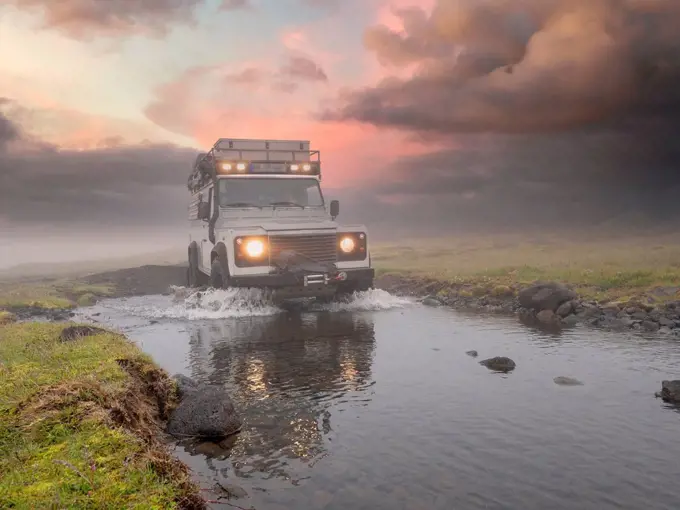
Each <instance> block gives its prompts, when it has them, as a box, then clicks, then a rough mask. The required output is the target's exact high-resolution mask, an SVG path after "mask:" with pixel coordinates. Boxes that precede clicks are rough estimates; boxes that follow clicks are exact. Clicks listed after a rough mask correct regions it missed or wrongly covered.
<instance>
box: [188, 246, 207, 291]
mask: <svg viewBox="0 0 680 510" xmlns="http://www.w3.org/2000/svg"><path fill="white" fill-rule="evenodd" d="M202 276H203V274H202V273H201V272H200V271H199V270H198V253H197V252H196V250H195V249H192V248H191V247H189V267H188V268H187V287H200V286H201V280H202V278H201V277H202Z"/></svg>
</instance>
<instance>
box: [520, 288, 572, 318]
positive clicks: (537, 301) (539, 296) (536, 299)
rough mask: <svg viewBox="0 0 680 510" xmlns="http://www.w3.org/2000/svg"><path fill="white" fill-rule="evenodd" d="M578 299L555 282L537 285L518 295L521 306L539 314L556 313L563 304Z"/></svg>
mask: <svg viewBox="0 0 680 510" xmlns="http://www.w3.org/2000/svg"><path fill="white" fill-rule="evenodd" d="M576 298H577V295H576V293H575V292H574V291H573V290H570V289H568V288H567V287H565V286H564V285H562V284H559V283H555V282H548V283H537V284H535V285H532V286H531V287H527V288H526V289H524V290H522V291H520V293H519V294H518V295H517V299H518V301H519V304H520V306H522V307H523V308H528V309H531V310H536V311H538V312H540V311H542V310H551V311H553V312H555V311H556V310H557V309H558V308H559V307H560V305H561V304H563V303H566V302H567V301H572V300H574V299H576Z"/></svg>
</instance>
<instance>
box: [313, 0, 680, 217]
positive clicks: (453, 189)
mask: <svg viewBox="0 0 680 510" xmlns="http://www.w3.org/2000/svg"><path fill="white" fill-rule="evenodd" d="M398 14H399V15H400V16H401V18H402V21H403V25H404V31H403V33H402V32H395V31H392V30H390V29H388V28H387V27H374V28H371V29H369V30H368V31H367V32H366V34H365V45H366V47H367V48H368V49H369V50H370V51H372V52H374V53H375V55H376V56H377V58H378V60H379V61H380V62H381V63H382V64H383V65H384V66H386V67H387V68H388V69H389V68H404V67H407V66H411V68H412V69H415V72H414V74H413V75H412V77H411V78H406V79H400V78H391V79H387V80H385V81H383V82H381V83H379V84H378V85H376V86H375V87H367V88H364V89H361V90H354V91H349V92H346V93H345V94H343V95H342V96H341V98H340V102H339V106H338V107H337V108H336V109H332V110H330V111H327V112H325V113H324V115H323V118H325V119H329V120H342V121H359V122H363V123H368V124H372V125H375V126H379V127H387V128H398V129H402V130H404V131H407V132H410V133H412V134H414V135H415V136H416V137H419V138H420V139H422V140H428V139H432V140H434V141H436V142H437V144H438V146H439V147H442V146H446V145H447V144H448V145H450V147H452V148H453V147H456V148H455V149H451V150H448V149H442V150H439V151H437V152H433V153H431V154H426V155H423V156H418V157H415V158H408V159H403V160H402V161H400V162H399V163H398V164H397V165H395V167H394V168H392V169H391V170H392V172H393V178H392V179H385V181H384V183H383V184H382V185H381V186H380V187H379V188H377V189H375V190H373V192H374V196H377V197H379V198H380V197H383V198H394V197H397V200H396V203H395V202H394V201H392V202H383V203H382V205H380V207H379V208H378V209H379V210H381V211H382V212H380V217H381V218H387V217H390V216H395V215H397V211H402V212H403V211H405V210H408V211H409V213H408V214H407V215H402V216H401V218H402V219H403V221H405V222H414V223H420V224H423V225H426V224H428V223H430V224H432V223H440V224H441V222H442V220H443V219H446V220H447V221H449V224H451V223H459V224H461V225H468V226H475V227H476V226H478V225H480V224H486V225H496V226H497V227H500V226H503V225H510V224H512V225H522V224H533V225H543V226H546V225H553V226H555V225H570V224H571V225H575V224H576V225H584V224H586V225H588V224H592V223H600V222H605V221H609V220H611V219H612V218H618V219H619V220H622V223H623V224H625V218H628V217H630V216H631V215H636V217H645V218H647V220H648V221H649V222H650V223H651V222H656V223H658V222H668V221H670V220H672V219H674V218H679V217H680V200H678V199H677V197H678V196H680V146H679V145H678V144H677V142H676V141H675V139H676V138H677V133H678V132H680V38H678V37H677V35H676V32H677V27H678V26H680V2H676V1H674V0H673V1H671V0H512V1H510V0H489V1H486V2H480V1H477V0H439V1H438V2H437V5H436V7H435V8H434V10H433V11H432V14H431V15H427V14H426V13H424V12H423V11H422V10H420V9H417V8H416V9H405V10H401V11H398ZM378 209H376V210H378Z"/></svg>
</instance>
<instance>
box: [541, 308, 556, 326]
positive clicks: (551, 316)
mask: <svg viewBox="0 0 680 510" xmlns="http://www.w3.org/2000/svg"><path fill="white" fill-rule="evenodd" d="M536 319H538V321H539V322H540V323H541V324H557V315H555V312H553V311H552V310H541V311H540V312H538V313H537V314H536Z"/></svg>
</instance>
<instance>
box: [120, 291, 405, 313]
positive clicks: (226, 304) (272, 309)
mask: <svg viewBox="0 0 680 510" xmlns="http://www.w3.org/2000/svg"><path fill="white" fill-rule="evenodd" d="M172 291H173V294H172V295H171V296H146V297H143V298H131V299H127V300H125V301H124V302H121V303H119V304H117V305H116V306H115V307H116V308H119V309H120V310H122V311H125V312H127V313H130V314H133V315H136V316H141V317H145V318H152V319H187V320H203V319H226V318H236V317H265V316H271V315H276V314H279V313H284V312H285V311H286V309H287V306H284V305H278V304H276V303H274V301H273V300H272V296H271V293H269V292H267V291H263V290H260V289H225V290H222V289H208V290H203V291H196V290H194V289H189V288H186V287H172ZM410 304H412V301H411V300H409V299H406V298H401V297H397V296H393V295H391V294H390V293H388V292H386V291H384V290H377V289H376V290H369V291H366V292H358V293H356V294H354V295H352V296H351V297H348V298H346V299H345V300H343V301H337V302H331V303H326V304H321V303H318V302H316V301H315V300H314V299H311V300H306V301H301V302H298V303H297V305H299V306H297V307H296V308H297V309H298V310H299V311H301V312H315V311H330V312H361V311H381V310H390V309H393V308H403V307H405V306H408V305H410Z"/></svg>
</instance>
